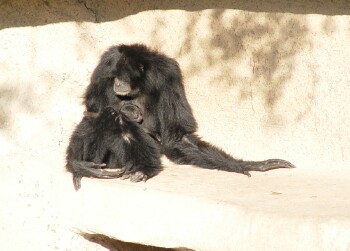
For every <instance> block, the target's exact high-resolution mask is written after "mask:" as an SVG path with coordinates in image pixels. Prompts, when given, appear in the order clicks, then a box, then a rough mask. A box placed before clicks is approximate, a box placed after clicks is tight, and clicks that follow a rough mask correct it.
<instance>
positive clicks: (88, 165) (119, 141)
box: [67, 104, 161, 190]
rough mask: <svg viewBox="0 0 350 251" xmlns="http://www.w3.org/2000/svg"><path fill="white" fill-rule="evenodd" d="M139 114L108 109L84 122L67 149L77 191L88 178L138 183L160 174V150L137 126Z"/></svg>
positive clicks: (126, 109)
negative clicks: (82, 180) (83, 180)
mask: <svg viewBox="0 0 350 251" xmlns="http://www.w3.org/2000/svg"><path fill="white" fill-rule="evenodd" d="M135 114H138V107H136V106H134V105H130V104H125V105H123V106H122V108H121V109H120V112H117V111H116V110H115V109H113V108H112V107H107V108H105V109H104V110H103V111H102V112H101V113H99V114H98V115H97V116H96V117H93V116H85V117H84V118H83V119H82V121H81V122H80V123H79V125H78V126H77V128H76V129H75V131H74V132H73V134H72V136H71V139H70V144H69V147H68V149H67V169H68V170H69V171H70V172H72V173H73V183H74V187H75V189H76V190H78V189H79V188H80V186H81V185H80V180H81V178H82V177H84V176H85V177H93V178H119V177H121V178H130V179H131V181H134V182H137V181H141V180H143V181H145V180H146V179H147V178H149V177H152V176H154V175H155V174H157V173H158V172H159V171H160V167H161V163H160V149H159V146H158V144H157V143H156V142H155V141H154V140H153V139H152V138H151V137H150V136H149V135H148V134H146V132H145V131H144V130H143V129H142V128H141V127H140V126H139V124H138V123H135V121H136V122H138V120H139V117H135V116H134V115H135ZM130 116H131V119H130ZM141 149H142V150H141ZM101 168H113V169H115V168H119V170H118V171H107V170H103V169H101ZM139 170H142V172H140V171H139Z"/></svg>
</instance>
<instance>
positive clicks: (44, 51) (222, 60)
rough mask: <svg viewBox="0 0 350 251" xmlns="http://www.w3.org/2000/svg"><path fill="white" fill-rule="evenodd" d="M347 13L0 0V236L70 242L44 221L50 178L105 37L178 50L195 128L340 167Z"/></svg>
mask: <svg viewBox="0 0 350 251" xmlns="http://www.w3.org/2000/svg"><path fill="white" fill-rule="evenodd" d="M349 14H350V4H349V2H348V1H345V0H343V1H340V0H339V1H316V0H309V1H301V0H298V1H288V0H281V1H272V0H269V1H258V2H256V1H234V2H233V1H200V2H197V1H176V2H175V1H123V2H122V1H112V0H105V1H96V2H95V1H45V0H43V1H40V0H36V1H29V2H28V1H24V0H23V1H20V0H18V1H16V0H15V1H0V147H1V153H0V155H1V156H3V167H2V168H1V171H0V172H1V179H2V181H1V184H0V188H1V189H0V195H1V204H2V205H8V206H7V207H2V208H0V216H1V219H0V220H1V224H0V225H1V227H0V229H1V230H0V231H2V232H1V233H3V234H0V236H2V237H1V238H4V236H6V238H9V240H12V239H11V238H14V239H13V241H18V240H17V239H16V238H15V237H13V236H12V235H11V233H13V232H17V233H18V234H23V238H24V239H23V240H22V241H21V242H19V245H23V247H26V246H27V245H28V243H30V244H31V245H33V246H34V247H35V246H38V247H39V248H40V247H41V248H42V247H43V246H44V247H46V245H48V244H47V243H49V241H48V240H47V238H46V239H40V240H38V237H36V238H35V237H34V236H37V235H38V233H42V231H43V230H46V232H47V233H48V235H49V236H50V237H49V238H52V239H53V240H54V241H51V242H50V243H54V244H50V245H52V246H50V248H55V245H56V246H57V245H58V247H59V248H60V247H61V248H62V247H66V246H67V245H66V244H65V241H66V242H67V241H68V242H69V245H70V246H74V245H75V244H76V245H79V247H80V240H79V239H78V237H75V236H71V235H70V234H69V233H68V232H66V229H64V228H62V229H61V228H59V229H57V227H53V225H54V224H55V222H59V221H60V220H61V219H57V217H58V216H56V215H55V214H53V213H52V212H53V211H54V208H55V207H56V205H55V202H54V201H53V200H51V199H50V198H51V197H52V196H55V194H54V193H53V190H54V189H53V188H52V186H55V183H57V182H62V181H63V180H64V179H62V180H60V179H59V178H57V177H58V176H57V175H58V174H61V173H63V166H64V152H65V148H66V145H67V140H68V137H69V135H70V133H71V131H72V129H73V128H74V126H75V125H76V123H78V122H79V120H80V119H81V116H82V112H83V110H84V108H83V107H82V106H81V96H82V94H83V92H84V89H85V87H86V86H87V84H88V83H89V78H90V75H91V73H92V71H93V69H94V67H95V66H96V64H97V61H98V59H99V56H100V55H101V53H102V52H103V51H104V50H105V49H106V48H108V47H109V46H111V45H114V44H117V43H133V42H142V43H145V44H147V45H149V46H150V47H152V48H154V49H159V50H160V51H163V52H165V53H166V54H168V55H169V56H171V57H174V58H175V59H177V60H178V62H179V64H180V66H181V68H182V70H183V75H184V81H185V86H186V93H187V95H188V99H189V102H190V104H191V105H192V107H193V111H194V114H195V117H196V118H197V120H198V122H199V133H200V135H201V136H203V138H204V139H206V140H208V141H210V142H212V143H214V144H216V145H218V146H221V147H222V148H223V149H225V150H227V151H228V152H230V153H232V154H233V155H234V156H236V157H241V158H244V159H265V158H271V157H273V158H275V157H278V158H285V159H287V160H289V161H291V162H293V163H294V164H296V165H297V167H298V168H299V169H305V170H306V169H307V170H310V169H312V170H313V171H314V172H318V171H323V170H328V171H330V170H345V169H348V168H349V164H350V157H349V156H350V140H349V139H350V132H349V125H350V115H349V112H348V111H349V110H350V103H349V101H348V100H349V97H350V84H349V83H350V74H349V70H350V57H349V55H350V46H349V44H350V16H349ZM64 177H65V178H67V177H66V176H64ZM69 182H70V180H69ZM69 182H67V184H69ZM9 190H11V191H12V193H9ZM16 208H21V209H26V211H25V213H24V215H23V216H18V214H17V213H16ZM3 222H4V223H3ZM6 222H7V224H5V223H6ZM10 222H11V224H10ZM47 222H51V223H50V224H48V223H47ZM19 225H20V226H19ZM60 231H61V232H60ZM57 236H61V237H59V238H62V240H64V241H62V240H59V241H57V238H58V237H57ZM55 241H56V242H55ZM8 243H10V244H9V247H11V243H12V242H10V241H9V242H8ZM57 243H59V244H57ZM72 243H73V244H72ZM74 243H75V244H74ZM77 243H78V244H77ZM46 248H47V247H46ZM19 249H20V248H19Z"/></svg>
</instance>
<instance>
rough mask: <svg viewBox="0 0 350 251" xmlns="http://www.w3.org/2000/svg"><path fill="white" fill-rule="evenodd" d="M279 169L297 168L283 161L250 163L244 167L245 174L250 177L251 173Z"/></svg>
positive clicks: (273, 160) (272, 160) (269, 160)
mask: <svg viewBox="0 0 350 251" xmlns="http://www.w3.org/2000/svg"><path fill="white" fill-rule="evenodd" d="M278 168H295V166H294V165H293V164H292V163H290V162H289V161H286V160H282V159H268V160H264V161H249V162H247V164H246V165H245V166H244V171H243V174H245V175H247V176H249V177H250V174H249V172H250V171H257V172H266V171H269V170H273V169H278Z"/></svg>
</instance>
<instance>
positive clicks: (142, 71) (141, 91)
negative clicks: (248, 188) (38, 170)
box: [75, 44, 295, 179]
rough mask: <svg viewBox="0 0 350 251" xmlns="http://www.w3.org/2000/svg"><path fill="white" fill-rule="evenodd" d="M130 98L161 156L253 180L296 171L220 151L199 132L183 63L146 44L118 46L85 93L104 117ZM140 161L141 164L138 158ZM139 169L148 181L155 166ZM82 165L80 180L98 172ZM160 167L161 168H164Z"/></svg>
mask: <svg viewBox="0 0 350 251" xmlns="http://www.w3.org/2000/svg"><path fill="white" fill-rule="evenodd" d="M125 100H127V101H128V102H131V103H133V104H135V105H137V106H138V107H140V109H141V110H142V116H143V121H142V123H141V124H140V127H141V128H143V130H145V131H147V132H149V133H150V134H151V135H157V136H158V138H159V141H160V144H158V146H159V147H160V148H161V153H162V154H164V155H165V156H166V157H168V158H169V159H170V160H172V161H173V162H175V163H177V164H191V165H196V166H198V167H202V168H207V169H219V170H224V171H229V172H237V173H242V174H245V175H247V176H250V174H249V172H250V171H260V172H265V171H268V170H272V169H277V168H293V167H295V166H294V165H293V164H291V163H290V162H288V161H285V160H281V159H269V160H264V161H243V160H240V159H235V158H233V157H232V156H230V155H229V154H227V153H225V152H224V151H222V150H220V149H219V148H217V147H215V146H213V145H211V144H209V143H207V142H204V141H202V140H201V139H200V138H199V137H198V136H197V135H196V134H195V132H196V129H197V123H196V120H195V119H194V117H193V114H192V110H191V107H190V105H189V103H188V101H187V99H186V96H185V91H184V86H183V83H182V75H181V70H180V68H179V65H178V63H177V62H176V61H175V60H174V59H172V58H170V57H168V56H166V55H164V54H162V53H159V52H157V51H154V50H151V49H149V48H147V47H146V46H144V45H141V44H132V45H118V46H113V47H111V48H109V49H108V50H107V51H106V52H105V53H104V54H103V55H102V57H101V59H100V62H99V63H98V65H97V67H96V68H95V70H94V72H93V74H92V77H91V82H90V84H89V86H88V87H87V90H86V92H85V96H84V105H85V106H86V110H87V112H92V113H100V112H101V111H103V110H104V109H105V108H106V107H108V106H113V105H115V104H119V103H121V102H124V101H125ZM95 126H96V125H95ZM141 146H142V147H146V146H145V144H140V147H141ZM75 150H76V151H78V152H81V151H82V150H80V149H75ZM118 150H119V149H118ZM142 151H143V149H140V152H142ZM91 154H92V153H91ZM130 155H131V154H130ZM156 157H157V158H158V156H155V155H150V156H149V159H151V158H156ZM134 158H135V161H136V159H137V154H135V155H134ZM90 159H91V158H90ZM131 161H132V160H131ZM149 161H151V162H152V161H156V159H153V160H149ZM136 166H137V168H138V169H137V168H134V169H133V170H132V172H131V173H130V178H131V179H132V178H133V176H134V175H135V176H137V177H138V176H139V175H140V173H143V177H144V178H145V179H147V178H148V177H149V176H148V172H149V168H150V167H149V166H148V165H144V166H143V165H136ZM80 167H81V169H80V170H79V168H77V169H75V172H76V175H77V176H86V175H85V172H84V171H85V170H88V169H89V170H94V169H95V167H94V166H91V165H88V164H87V165H85V166H84V167H82V166H80ZM155 169H157V170H158V167H156V168H155ZM100 172H101V173H102V174H101V175H103V176H105V177H111V178H114V176H113V175H110V174H109V173H107V172H106V173H105V170H100ZM90 176H93V175H90ZM95 177H98V176H97V175H96V176H95Z"/></svg>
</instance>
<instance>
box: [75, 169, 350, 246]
mask: <svg viewBox="0 0 350 251" xmlns="http://www.w3.org/2000/svg"><path fill="white" fill-rule="evenodd" d="M349 174H350V172H340V171H337V172H332V173H330V172H329V173H325V172H324V173H311V172H307V171H305V170H303V169H300V168H299V169H294V170H275V171H271V172H269V173H253V175H252V177H251V178H247V177H245V176H243V175H239V174H232V173H225V172H219V171H211V170H202V169H198V168H191V167H188V166H175V165H173V164H171V163H167V164H166V168H165V170H164V171H163V172H162V173H161V174H160V175H158V176H157V177H155V178H153V179H151V180H149V181H147V182H146V183H131V182H129V181H121V180H92V179H86V178H85V179H83V181H82V189H81V190H80V191H79V192H77V193H75V194H74V198H73V201H74V202H73V203H72V204H70V205H69V208H70V212H72V208H73V215H72V216H73V217H72V219H75V220H74V221H72V226H73V227H74V228H76V229H77V230H79V231H82V232H87V233H98V234H104V235H107V236H109V237H112V238H116V239H119V240H123V241H127V242H135V243H142V244H145V245H153V246H160V247H186V248H191V249H194V250H218V251H219V250H220V251H222V250H349V249H350V195H349V192H350V175H349ZM72 193H74V191H73V188H72Z"/></svg>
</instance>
